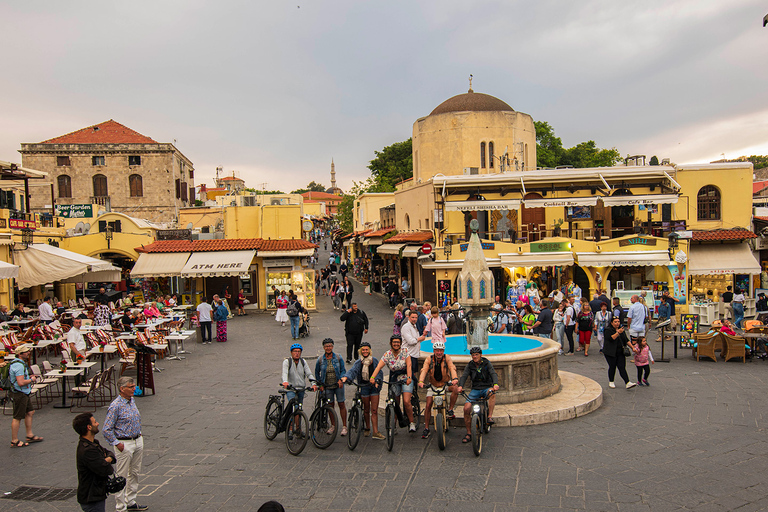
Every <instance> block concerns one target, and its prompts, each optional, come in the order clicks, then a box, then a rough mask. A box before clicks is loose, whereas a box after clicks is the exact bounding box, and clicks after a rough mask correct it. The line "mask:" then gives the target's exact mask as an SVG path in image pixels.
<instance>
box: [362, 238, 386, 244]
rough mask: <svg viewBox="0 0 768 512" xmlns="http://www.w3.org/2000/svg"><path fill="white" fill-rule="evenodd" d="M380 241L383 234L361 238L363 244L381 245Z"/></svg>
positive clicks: (381, 241)
mask: <svg viewBox="0 0 768 512" xmlns="http://www.w3.org/2000/svg"><path fill="white" fill-rule="evenodd" d="M382 243H384V237H383V236H374V237H372V238H366V239H365V240H363V245H381V244H382Z"/></svg>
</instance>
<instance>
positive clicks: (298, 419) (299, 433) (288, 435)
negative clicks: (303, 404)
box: [285, 411, 309, 455]
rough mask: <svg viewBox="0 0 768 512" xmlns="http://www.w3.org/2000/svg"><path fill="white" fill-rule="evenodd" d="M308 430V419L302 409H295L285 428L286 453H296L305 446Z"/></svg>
mask: <svg viewBox="0 0 768 512" xmlns="http://www.w3.org/2000/svg"><path fill="white" fill-rule="evenodd" d="M308 432H309V420H307V415H306V414H304V411H296V412H295V413H293V416H291V419H290V421H289V422H288V425H287V426H286V428H285V446H286V448H288V453H290V454H291V455H298V454H300V453H301V452H302V451H303V450H304V447H305V446H307V433H308Z"/></svg>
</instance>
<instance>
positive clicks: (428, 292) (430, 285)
mask: <svg viewBox="0 0 768 512" xmlns="http://www.w3.org/2000/svg"><path fill="white" fill-rule="evenodd" d="M435 279H436V274H435V271H434V270H431V269H428V268H423V269H421V282H422V290H423V293H424V296H423V297H422V299H421V300H422V302H424V301H427V300H428V301H430V302H431V303H432V305H436V304H437V282H436V281H435Z"/></svg>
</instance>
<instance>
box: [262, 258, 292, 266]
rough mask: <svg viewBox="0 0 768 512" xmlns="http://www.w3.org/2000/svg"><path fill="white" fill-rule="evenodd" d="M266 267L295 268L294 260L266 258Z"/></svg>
mask: <svg viewBox="0 0 768 512" xmlns="http://www.w3.org/2000/svg"><path fill="white" fill-rule="evenodd" d="M264 266H265V267H293V258H264Z"/></svg>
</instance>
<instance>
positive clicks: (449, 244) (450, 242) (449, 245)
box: [443, 236, 453, 259]
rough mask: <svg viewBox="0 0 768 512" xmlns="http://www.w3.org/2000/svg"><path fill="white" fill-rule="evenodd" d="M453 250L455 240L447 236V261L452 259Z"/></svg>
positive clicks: (445, 243) (444, 246)
mask: <svg viewBox="0 0 768 512" xmlns="http://www.w3.org/2000/svg"><path fill="white" fill-rule="evenodd" d="M452 250H453V238H451V237H449V236H446V237H445V240H444V241H443V251H444V252H445V257H446V259H451V251H452Z"/></svg>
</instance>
